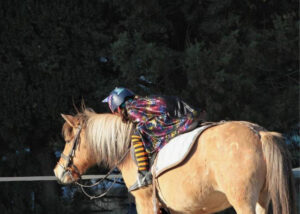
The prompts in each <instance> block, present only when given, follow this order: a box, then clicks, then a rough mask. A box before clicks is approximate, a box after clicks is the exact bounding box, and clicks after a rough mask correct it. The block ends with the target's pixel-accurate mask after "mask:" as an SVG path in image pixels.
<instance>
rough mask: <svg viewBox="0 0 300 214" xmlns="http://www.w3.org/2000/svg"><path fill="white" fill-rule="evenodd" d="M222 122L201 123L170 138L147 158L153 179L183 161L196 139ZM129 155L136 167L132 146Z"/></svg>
mask: <svg viewBox="0 0 300 214" xmlns="http://www.w3.org/2000/svg"><path fill="white" fill-rule="evenodd" d="M224 122H225V121H221V122H205V123H201V124H200V125H199V126H198V127H197V128H195V129H194V130H192V131H189V132H186V133H184V134H181V135H179V136H176V137H175V138H172V139H171V140H170V141H169V142H168V143H167V144H166V145H165V146H164V147H163V148H162V149H161V150H160V151H159V152H156V153H153V154H152V155H151V156H150V158H149V164H150V169H151V172H152V175H153V178H154V179H155V178H158V177H159V176H160V175H162V174H163V173H164V172H166V171H168V170H170V169H172V168H174V167H176V166H178V165H179V164H180V163H181V162H183V161H184V160H185V158H186V157H187V156H188V154H189V152H190V151H191V149H192V147H193V145H194V143H195V142H196V140H197V139H198V137H199V136H200V135H201V134H202V133H203V132H204V131H205V130H206V129H208V128H210V127H212V126H216V125H219V124H221V123H224ZM130 153H131V157H132V159H133V160H134V161H135V163H136V165H137V160H136V158H135V155H134V148H133V146H132V147H131V150H130Z"/></svg>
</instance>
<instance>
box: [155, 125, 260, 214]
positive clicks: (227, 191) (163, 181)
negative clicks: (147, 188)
mask: <svg viewBox="0 0 300 214" xmlns="http://www.w3.org/2000/svg"><path fill="white" fill-rule="evenodd" d="M249 127H251V124H250V123H249V124H247V123H246V124H245V123H243V122H226V123H223V124H221V125H218V126H214V127H212V128H209V129H207V130H206V131H204V132H203V133H202V134H201V136H200V137H199V139H198V143H196V144H195V145H194V147H193V149H192V151H191V153H190V155H189V156H188V157H187V159H186V160H185V161H184V162H183V163H182V164H181V165H180V166H178V167H177V168H175V169H173V170H170V171H169V172H167V173H165V174H164V175H162V176H161V177H160V178H159V180H158V181H159V183H160V186H161V194H162V196H163V198H165V200H166V201H167V202H168V203H171V204H172V205H171V207H175V208H177V210H178V211H179V210H181V212H183V213H184V212H187V213H189V212H190V213H191V210H197V211H196V212H202V213H211V212H217V211H219V210H223V209H225V208H227V207H229V206H230V204H231V203H232V201H231V198H239V197H244V194H243V192H245V191H247V188H253V186H256V187H255V188H257V191H260V190H261V188H262V186H263V184H264V178H265V173H266V171H265V166H264V160H263V154H262V146H261V142H260V139H259V136H258V134H257V133H256V132H255V131H253V130H252V129H251V128H249ZM249 181H251V182H249ZM249 185H252V186H251V187H250V186H249ZM254 191H255V190H254ZM238 194H241V195H238ZM180 200H184V201H185V203H184V204H182V203H179V202H180ZM216 204H218V206H216Z"/></svg>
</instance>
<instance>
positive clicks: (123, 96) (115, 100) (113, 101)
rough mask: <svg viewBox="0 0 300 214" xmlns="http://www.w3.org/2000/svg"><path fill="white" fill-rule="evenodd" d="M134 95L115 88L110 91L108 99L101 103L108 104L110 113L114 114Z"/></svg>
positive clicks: (123, 89) (124, 89)
mask: <svg viewBox="0 0 300 214" xmlns="http://www.w3.org/2000/svg"><path fill="white" fill-rule="evenodd" d="M134 96H135V94H134V93H133V92H132V91H131V90H129V89H127V88H122V87H117V88H115V89H114V90H112V91H111V92H110V94H109V96H108V97H106V98H105V99H104V100H103V101H102V102H104V103H108V105H109V108H110V110H111V111H112V113H115V112H116V111H117V110H118V108H120V106H121V105H122V104H123V103H124V102H125V101H126V100H127V99H129V98H133V97H134Z"/></svg>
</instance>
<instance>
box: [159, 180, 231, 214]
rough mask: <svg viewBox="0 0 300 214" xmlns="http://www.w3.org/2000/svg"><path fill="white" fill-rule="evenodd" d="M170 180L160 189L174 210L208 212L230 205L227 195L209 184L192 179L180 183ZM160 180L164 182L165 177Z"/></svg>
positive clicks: (204, 213)
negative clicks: (192, 180)
mask: <svg viewBox="0 0 300 214" xmlns="http://www.w3.org/2000/svg"><path fill="white" fill-rule="evenodd" d="M168 180H169V181H168V183H169V184H168V185H164V187H163V189H160V196H161V198H162V199H163V200H164V202H165V204H166V205H167V206H168V207H169V208H172V209H171V210H172V211H173V212H176V213H201V214H207V213H214V212H218V211H221V210H224V209H226V208H228V207H230V204H229V202H228V201H227V198H226V196H225V195H224V194H223V193H221V192H219V191H215V190H214V189H213V188H212V186H211V185H209V184H207V185H203V184H204V183H203V182H201V183H200V182H199V184H197V183H196V182H191V180H190V182H189V181H187V182H183V184H182V185H179V183H178V182H176V181H174V183H172V182H171V181H170V179H168ZM160 181H162V182H164V181H163V179H161V180H160ZM194 181H195V180H194Z"/></svg>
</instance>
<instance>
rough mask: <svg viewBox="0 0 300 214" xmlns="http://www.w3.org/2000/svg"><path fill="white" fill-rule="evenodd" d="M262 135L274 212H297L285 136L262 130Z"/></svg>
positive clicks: (268, 186) (278, 213)
mask: <svg viewBox="0 0 300 214" xmlns="http://www.w3.org/2000/svg"><path fill="white" fill-rule="evenodd" d="M260 135H261V141H262V149H263V153H264V157H265V160H266V165H267V176H266V187H267V189H268V192H269V195H270V198H271V201H272V208H273V214H293V213H296V206H295V192H294V181H293V174H292V167H291V163H290V158H289V153H288V151H287V150H286V149H285V147H284V144H285V142H284V138H283V136H282V135H281V134H279V133H276V132H267V131H261V132H260Z"/></svg>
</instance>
